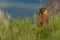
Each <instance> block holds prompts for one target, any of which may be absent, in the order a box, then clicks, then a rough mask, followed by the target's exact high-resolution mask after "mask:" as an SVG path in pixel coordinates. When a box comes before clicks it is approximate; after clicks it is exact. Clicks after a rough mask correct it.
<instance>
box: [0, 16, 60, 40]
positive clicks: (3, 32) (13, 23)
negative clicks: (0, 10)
mask: <svg viewBox="0 0 60 40" xmlns="http://www.w3.org/2000/svg"><path fill="white" fill-rule="evenodd" d="M0 40H60V18H59V16H55V17H54V18H53V16H52V17H51V18H50V20H49V26H48V27H47V26H46V25H43V26H42V27H37V26H36V24H32V21H31V20H30V18H27V17H26V18H24V19H19V18H17V19H13V18H11V19H10V20H9V25H8V27H6V26H5V25H4V24H2V21H0Z"/></svg>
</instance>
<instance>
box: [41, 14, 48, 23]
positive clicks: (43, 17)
mask: <svg viewBox="0 0 60 40" xmlns="http://www.w3.org/2000/svg"><path fill="white" fill-rule="evenodd" d="M46 18H47V15H46V14H43V15H41V16H40V21H41V22H44V21H46Z"/></svg>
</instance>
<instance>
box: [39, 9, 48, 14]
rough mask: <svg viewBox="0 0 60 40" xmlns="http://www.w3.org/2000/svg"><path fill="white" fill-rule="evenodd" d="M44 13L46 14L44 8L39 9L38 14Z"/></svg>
mask: <svg viewBox="0 0 60 40" xmlns="http://www.w3.org/2000/svg"><path fill="white" fill-rule="evenodd" d="M44 12H47V9H46V8H39V14H43V13H44Z"/></svg>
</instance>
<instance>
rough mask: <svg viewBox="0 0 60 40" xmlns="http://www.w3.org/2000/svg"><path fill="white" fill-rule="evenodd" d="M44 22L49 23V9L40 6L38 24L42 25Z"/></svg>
mask: <svg viewBox="0 0 60 40" xmlns="http://www.w3.org/2000/svg"><path fill="white" fill-rule="evenodd" d="M43 24H47V25H48V10H47V9H46V8H39V21H38V24H37V26H42V25H43Z"/></svg>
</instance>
